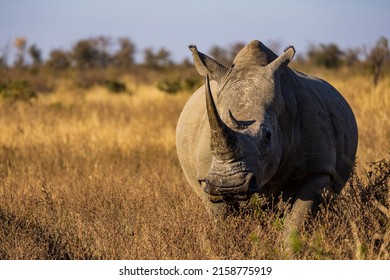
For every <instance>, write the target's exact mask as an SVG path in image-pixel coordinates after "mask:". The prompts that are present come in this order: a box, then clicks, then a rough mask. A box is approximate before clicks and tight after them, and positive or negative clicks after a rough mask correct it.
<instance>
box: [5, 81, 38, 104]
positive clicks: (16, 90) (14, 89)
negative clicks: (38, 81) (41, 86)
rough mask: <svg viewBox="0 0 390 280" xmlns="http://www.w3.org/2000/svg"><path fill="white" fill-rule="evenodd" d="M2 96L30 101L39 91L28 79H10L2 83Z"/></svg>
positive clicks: (13, 99) (14, 99)
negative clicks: (36, 90)
mask: <svg viewBox="0 0 390 280" xmlns="http://www.w3.org/2000/svg"><path fill="white" fill-rule="evenodd" d="M0 96H1V97H2V98H4V99H10V100H12V101H16V100H21V101H29V100H30V99H31V98H35V97H37V93H36V92H35V90H34V89H33V88H32V86H31V84H30V83H29V82H28V81H26V80H10V81H9V82H8V83H0Z"/></svg>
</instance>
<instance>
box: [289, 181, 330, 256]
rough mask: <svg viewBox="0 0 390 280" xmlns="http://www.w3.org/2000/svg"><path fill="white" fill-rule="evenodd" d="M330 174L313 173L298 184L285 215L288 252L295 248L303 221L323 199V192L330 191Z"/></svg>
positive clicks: (313, 212) (314, 210)
mask: <svg viewBox="0 0 390 280" xmlns="http://www.w3.org/2000/svg"><path fill="white" fill-rule="evenodd" d="M330 184H331V176H329V175H325V174H324V175H322V174H315V175H312V176H310V178H308V179H307V180H305V182H304V183H303V184H302V185H300V186H299V189H298V192H297V194H296V197H295V201H294V203H293V206H292V209H291V212H290V213H289V214H288V215H287V217H286V219H285V225H284V232H283V235H284V245H285V247H286V249H287V250H288V251H289V252H294V251H296V250H297V248H296V242H297V240H296V238H298V236H299V232H300V231H301V230H302V229H304V224H305V221H306V220H307V219H308V218H309V217H311V216H313V215H314V214H315V213H316V211H317V210H318V206H319V205H320V203H321V202H322V201H323V194H324V193H326V191H330Z"/></svg>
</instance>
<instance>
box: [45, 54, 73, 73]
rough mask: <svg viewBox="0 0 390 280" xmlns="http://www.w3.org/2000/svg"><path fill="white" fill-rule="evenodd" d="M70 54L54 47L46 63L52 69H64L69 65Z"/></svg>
mask: <svg viewBox="0 0 390 280" xmlns="http://www.w3.org/2000/svg"><path fill="white" fill-rule="evenodd" d="M69 56H70V55H69V54H68V53H66V52H64V51H62V50H59V49H55V50H52V51H51V52H50V55H49V59H48V60H47V62H46V65H47V66H48V67H49V68H51V69H53V70H65V69H67V68H69V66H70V57H69Z"/></svg>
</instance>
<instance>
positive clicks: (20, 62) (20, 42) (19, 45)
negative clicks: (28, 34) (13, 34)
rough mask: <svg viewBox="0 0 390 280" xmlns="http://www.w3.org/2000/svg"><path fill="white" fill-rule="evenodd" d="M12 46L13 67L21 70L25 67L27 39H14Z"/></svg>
mask: <svg viewBox="0 0 390 280" xmlns="http://www.w3.org/2000/svg"><path fill="white" fill-rule="evenodd" d="M14 46H15V48H16V60H15V67H17V68H22V67H24V66H25V53H26V46H27V39H26V38H24V37H18V38H16V39H15V41H14Z"/></svg>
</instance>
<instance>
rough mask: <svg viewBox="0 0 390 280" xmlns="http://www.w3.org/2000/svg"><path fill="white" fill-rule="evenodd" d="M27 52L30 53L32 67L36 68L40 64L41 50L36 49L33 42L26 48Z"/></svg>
mask: <svg viewBox="0 0 390 280" xmlns="http://www.w3.org/2000/svg"><path fill="white" fill-rule="evenodd" d="M28 54H29V55H30V57H31V59H32V66H33V68H38V67H40V66H41V64H42V53H41V50H40V49H38V47H37V46H36V45H35V44H33V45H31V46H30V47H29V48H28Z"/></svg>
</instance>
